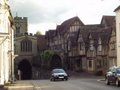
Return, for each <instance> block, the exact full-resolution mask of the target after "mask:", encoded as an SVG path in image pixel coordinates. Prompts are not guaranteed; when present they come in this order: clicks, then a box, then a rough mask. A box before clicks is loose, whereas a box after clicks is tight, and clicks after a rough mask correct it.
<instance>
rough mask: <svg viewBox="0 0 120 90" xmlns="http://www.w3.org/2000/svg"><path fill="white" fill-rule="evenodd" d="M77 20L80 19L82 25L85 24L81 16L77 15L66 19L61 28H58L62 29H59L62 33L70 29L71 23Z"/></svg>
mask: <svg viewBox="0 0 120 90" xmlns="http://www.w3.org/2000/svg"><path fill="white" fill-rule="evenodd" d="M75 20H78V21H79V22H80V24H81V26H83V25H84V24H83V22H82V21H81V20H80V19H79V17H77V16H76V17H73V18H70V19H68V20H66V21H64V22H63V23H62V24H61V25H60V26H59V29H58V30H60V31H59V32H60V34H63V33H65V32H66V30H68V29H69V27H70V25H71V24H72V23H73V22H74V21H75Z"/></svg>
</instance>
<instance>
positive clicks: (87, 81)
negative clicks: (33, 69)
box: [10, 78, 120, 90]
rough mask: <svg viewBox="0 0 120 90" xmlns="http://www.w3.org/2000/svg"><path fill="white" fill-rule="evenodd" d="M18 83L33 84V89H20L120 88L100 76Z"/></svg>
mask: <svg viewBox="0 0 120 90" xmlns="http://www.w3.org/2000/svg"><path fill="white" fill-rule="evenodd" d="M17 83H19V84H23V85H24V84H26V86H27V85H31V86H32V89H20V90H120V87H117V86H115V85H109V86H108V85H106V84H105V81H99V79H98V78H73V79H69V80H68V81H55V82H51V81H50V80H29V81H19V82H17ZM10 90H13V89H10ZM14 90H15V89H14ZM16 90H19V89H16Z"/></svg>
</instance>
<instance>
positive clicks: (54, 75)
mask: <svg viewBox="0 0 120 90" xmlns="http://www.w3.org/2000/svg"><path fill="white" fill-rule="evenodd" d="M50 80H51V81H55V80H68V74H67V73H66V72H65V70H64V69H53V70H52V72H51V78H50Z"/></svg>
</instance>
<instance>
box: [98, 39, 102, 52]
mask: <svg viewBox="0 0 120 90" xmlns="http://www.w3.org/2000/svg"><path fill="white" fill-rule="evenodd" d="M98 51H99V52H101V51H102V41H101V38H99V41H98Z"/></svg>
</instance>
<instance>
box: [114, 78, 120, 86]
mask: <svg viewBox="0 0 120 90" xmlns="http://www.w3.org/2000/svg"><path fill="white" fill-rule="evenodd" d="M115 84H116V86H118V87H120V81H119V80H118V79H117V80H116V82H115Z"/></svg>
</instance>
